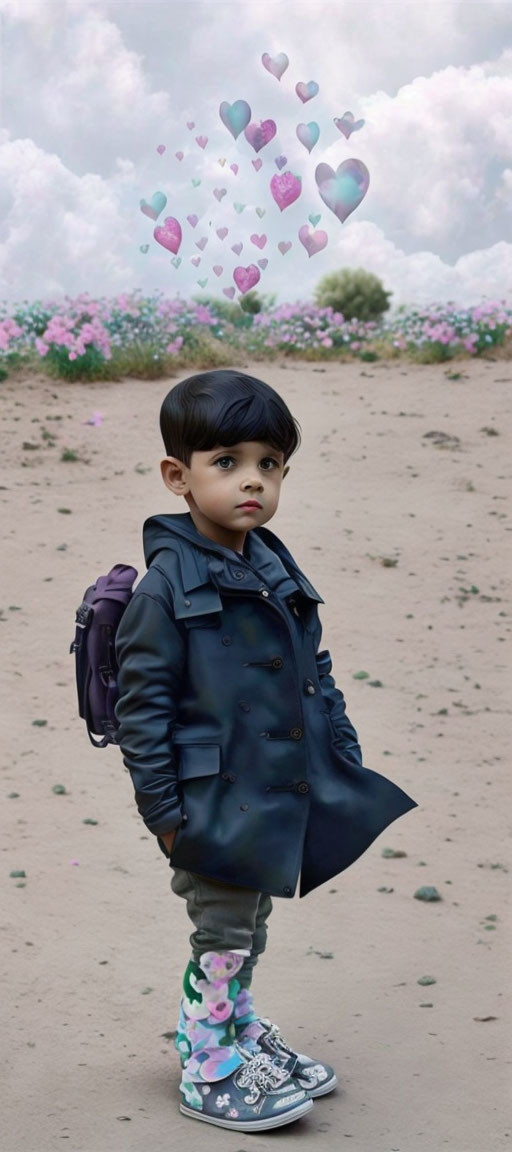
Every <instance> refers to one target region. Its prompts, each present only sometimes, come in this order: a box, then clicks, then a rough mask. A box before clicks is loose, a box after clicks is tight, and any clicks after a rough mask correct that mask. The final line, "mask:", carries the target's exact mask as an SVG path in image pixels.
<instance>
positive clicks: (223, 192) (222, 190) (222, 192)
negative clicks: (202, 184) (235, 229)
mask: <svg viewBox="0 0 512 1152" xmlns="http://www.w3.org/2000/svg"><path fill="white" fill-rule="evenodd" d="M226 191H227V189H226V188H214V189H213V195H214V196H215V199H216V200H218V201H219V204H220V201H221V200H222V197H223V196H225V195H226Z"/></svg>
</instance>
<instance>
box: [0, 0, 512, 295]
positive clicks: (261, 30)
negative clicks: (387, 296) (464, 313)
mask: <svg viewBox="0 0 512 1152" xmlns="http://www.w3.org/2000/svg"><path fill="white" fill-rule="evenodd" d="M0 19H1V24H2V63H3V66H4V72H5V79H4V108H5V109H6V110H7V115H5V113H4V122H5V124H6V129H5V130H4V132H3V133H2V134H0V210H1V220H2V223H1V231H0V240H1V242H2V244H1V248H0V277H1V279H0V295H3V296H4V297H9V298H10V299H20V298H25V297H30V296H35V295H44V294H58V293H59V292H68V293H74V292H75V291H76V292H78V291H90V292H91V293H94V294H97V295H108V294H111V293H114V292H117V291H120V290H125V289H130V288H135V287H139V286H140V287H141V288H143V289H144V290H146V291H152V290H153V289H154V288H156V287H159V288H163V289H164V290H165V291H169V292H170V293H173V292H175V291H176V290H178V289H179V291H180V292H181V294H182V295H183V296H187V295H190V294H192V293H195V292H197V291H199V287H198V284H197V281H198V279H200V278H202V276H208V277H209V279H208V285H207V289H206V290H207V291H217V292H219V291H220V289H221V287H222V286H223V285H224V284H226V283H232V279H231V276H232V270H233V267H234V266H235V265H236V264H237V263H238V262H240V263H242V264H247V263H249V262H254V261H255V260H257V259H258V258H259V257H261V256H263V255H264V256H266V257H268V259H269V266H268V269H267V270H266V272H264V273H263V274H262V277H261V281H260V285H259V288H260V290H261V291H264V292H265V291H275V292H277V294H278V297H279V299H281V300H285V299H296V298H298V297H301V298H306V297H307V296H308V295H310V294H311V292H312V289H313V287H314V285H315V283H316V282H317V281H318V279H319V278H320V276H321V275H323V274H324V273H325V272H326V271H330V270H331V269H332V268H333V267H339V266H347V265H348V266H353V267H365V268H367V269H369V270H370V271H373V272H375V273H376V274H377V275H380V276H381V277H382V279H383V281H384V284H385V287H386V288H387V289H389V290H392V291H393V292H394V296H393V303H394V304H398V303H401V302H406V301H407V300H414V301H415V302H417V303H419V302H422V301H423V302H427V301H432V300H435V299H440V300H448V299H456V300H460V301H461V303H462V302H465V303H471V302H473V301H474V300H475V299H476V300H478V299H479V298H480V296H481V295H487V296H488V297H497V298H499V299H501V298H502V297H503V296H504V295H505V296H508V297H509V298H512V245H511V244H510V243H507V241H508V240H509V238H510V236H511V233H510V216H511V211H512V208H511V205H512V196H511V185H512V165H511V145H510V141H511V139H512V49H510V48H508V47H504V46H505V45H506V43H507V31H508V30H510V29H511V27H512V10H511V8H510V6H509V5H503V4H500V3H482V4H480V3H476V4H463V5H461V4H457V3H452V2H451V0H446V2H445V3H443V4H442V5H440V4H439V3H426V4H421V5H419V4H412V5H407V4H404V3H397V4H395V3H386V4H385V5H382V4H381V3H380V0H370V2H369V3H366V4H364V5H354V4H349V3H345V2H344V0H340V2H339V3H338V2H337V3H323V2H317V3H315V4H314V5H305V4H302V3H297V4H296V3H294V4H293V7H292V6H291V5H290V4H289V3H284V4H282V3H273V2H270V3H269V2H268V0H266V2H265V3H263V2H262V3H259V4H258V3H254V2H252V0H250V2H246V3H243V2H240V0H237V3H236V4H235V3H232V2H229V3H225V2H224V0H219V2H218V3H217V2H213V0H209V2H208V3H205V2H204V0H187V3H174V2H171V3H167V4H162V3H160V2H158V3H155V0H145V2H144V3H143V2H142V0H140V2H139V0H131V2H130V3H125V2H124V0H123V3H118V2H113V0H110V2H109V0H105V2H103V3H102V2H101V0H51V3H50V2H48V0H0ZM263 51H269V52H270V53H271V54H272V53H275V52H278V51H286V52H287V54H288V56H289V57H290V67H289V69H288V72H287V73H285V75H284V76H283V78H282V80H281V82H280V83H278V82H277V81H276V80H275V79H274V78H273V77H271V76H270V75H269V74H268V73H267V72H266V71H265V69H263V67H262V65H261V54H262V52H263ZM27 77H30V82H29V83H28V82H27ZM298 79H302V80H310V79H316V80H317V81H318V83H319V84H320V94H319V96H318V97H316V98H315V99H314V100H312V101H310V102H308V103H307V104H306V105H303V104H301V103H300V101H299V100H298V99H297V96H296V94H295V91H294V88H295V83H296V82H297V80H298ZM240 98H244V99H247V100H248V101H249V103H250V104H251V107H252V109H253V119H260V118H267V117H269V116H271V117H273V118H274V119H275V120H276V123H277V125H278V133H277V136H276V137H275V139H274V141H273V142H272V145H268V146H267V148H266V149H265V150H264V151H262V153H261V154H260V155H261V158H262V159H264V162H265V163H264V168H263V169H262V171H261V173H259V174H256V173H255V172H254V169H253V166H252V164H251V160H252V159H254V158H255V155H256V154H255V153H254V152H252V150H251V149H250V148H249V146H248V145H247V143H246V141H245V140H244V138H243V136H242V137H239V139H238V140H237V142H236V143H235V142H234V141H233V140H232V138H231V136H230V135H229V134H228V133H227V132H226V130H225V128H224V127H223V126H222V124H221V122H220V119H219V116H218V107H219V103H220V101H221V100H222V99H226V100H228V101H229V102H233V101H234V100H235V99H240ZM347 108H350V109H351V110H352V111H353V112H354V114H355V115H356V116H362V117H363V118H364V119H365V121H366V123H365V127H364V128H363V130H362V131H361V132H358V133H354V134H353V135H352V137H351V139H350V141H345V140H344V138H343V137H342V136H341V135H340V134H339V133H338V132H337V130H336V129H335V128H334V125H333V117H334V116H337V115H341V114H342V113H343V112H344V111H346V110H347ZM188 119H190V120H194V121H195V123H196V128H195V129H194V130H193V132H189V131H188V130H187V129H186V127H185V122H186V121H187V120H188ZM314 119H316V120H317V121H318V123H319V125H320V128H321V137H320V141H319V143H318V144H317V145H316V147H315V148H314V149H313V152H312V153H311V156H310V157H308V155H307V153H306V151H305V150H304V148H303V147H302V145H300V144H299V142H298V141H297V138H296V135H295V127H296V125H297V123H298V122H299V121H304V122H308V121H309V120H314ZM198 132H204V133H205V134H206V135H208V137H209V144H208V147H207V149H206V150H205V151H204V152H202V151H201V150H200V149H199V148H198V146H197V144H196V143H195V140H194V137H195V136H196V135H197V133H198ZM160 142H162V143H165V144H166V152H165V155H164V157H161V156H158V155H157V153H156V145H157V143H160ZM180 147H182V148H183V150H184V152H185V159H184V161H183V162H182V163H181V164H179V163H178V162H177V161H176V159H175V156H174V153H175V151H176V150H177V149H178V148H180ZM280 151H285V154H286V155H287V156H288V165H287V166H288V168H291V169H292V170H293V171H297V172H298V171H300V172H301V174H302V176H303V193H302V196H301V198H300V200H299V201H297V202H296V204H295V205H293V206H292V207H291V208H289V209H286V210H285V212H284V213H279V211H278V210H277V208H276V206H275V204H274V202H273V200H272V198H271V196H270V193H269V192H268V182H269V179H270V176H271V175H272V174H273V173H274V172H276V171H277V170H276V168H275V166H274V163H273V161H274V156H275V155H277V154H278V153H279V152H280ZM223 155H224V156H226V157H227V158H228V164H227V165H226V166H225V168H224V169H222V168H221V167H220V166H219V164H218V159H219V157H221V156H223ZM350 156H353V157H356V158H359V159H361V160H362V161H363V162H364V163H365V164H366V166H367V167H368V169H369V171H370V187H369V190H368V193H367V196H366V198H365V199H364V200H363V202H362V203H361V204H360V205H359V207H358V208H357V209H356V210H355V212H354V213H353V214H352V215H351V216H350V217H349V218H348V220H347V221H346V222H345V223H344V224H343V225H340V223H339V221H338V220H337V219H336V218H335V216H334V215H333V214H332V213H331V212H330V211H329V209H327V207H326V206H325V205H324V204H323V203H322V201H321V200H320V197H319V194H318V190H317V188H316V185H315V182H314V170H315V167H316V165H317V164H318V163H319V162H320V161H326V162H328V163H330V164H331V165H333V166H334V167H336V166H337V164H339V163H340V161H341V160H343V159H346V158H348V157H350ZM235 160H236V162H237V163H239V165H240V172H239V175H238V177H236V178H235V177H234V176H233V174H232V173H230V172H229V163H231V162H233V161H235ZM192 177H196V178H200V179H201V185H200V186H199V187H198V188H195V189H194V188H192V184H191V178H192ZM214 187H226V188H227V189H228V195H227V196H226V197H225V199H224V201H223V202H222V203H221V204H220V205H219V204H217V202H216V201H215V199H214V198H213V188H214ZM157 189H161V190H162V191H164V192H165V193H166V195H167V199H168V203H167V207H166V209H165V211H164V212H163V213H162V217H161V218H160V220H159V223H162V221H163V219H164V217H165V216H166V215H169V214H171V215H174V216H176V217H177V218H179V219H180V221H181V223H182V227H183V237H184V238H183V244H182V249H180V255H181V256H182V265H181V267H180V269H179V271H178V270H176V269H174V268H172V267H171V265H170V256H171V254H170V253H168V252H165V251H164V250H163V249H162V248H161V247H159V246H158V245H157V244H156V243H155V242H154V241H153V239H152V232H153V227H154V224H153V223H152V222H151V221H150V220H149V219H148V218H147V217H144V216H143V215H142V214H141V212H140V210H139V200H140V199H141V198H142V197H145V198H146V199H149V198H150V197H151V195H152V193H153V192H154V191H156V190H157ZM236 199H238V200H241V201H242V202H244V203H246V204H247V208H246V209H245V212H244V213H243V214H241V215H239V216H238V215H237V214H236V213H235V212H234V209H233V200H236ZM257 205H260V206H262V207H263V206H264V207H265V208H266V212H265V216H264V217H263V219H262V220H259V219H258V217H257V216H256V215H255V208H256V206H257ZM192 211H197V214H198V215H199V216H200V223H199V225H198V227H197V231H195V232H194V233H192V231H191V229H190V227H189V225H188V224H187V223H186V219H185V218H186V216H187V214H188V213H190V212H192ZM309 212H317V213H320V214H321V222H320V224H319V225H318V227H320V228H325V229H326V230H327V231H328V233H329V245H328V247H327V249H325V251H324V252H322V253H320V254H318V255H317V256H314V257H312V258H311V259H308V257H307V254H306V253H305V251H304V250H303V248H302V247H301V245H300V244H299V242H298V239H297V231H298V228H299V226H300V225H301V224H302V223H304V221H305V220H306V219H307V215H308V213H309ZM210 220H211V221H212V223H211V226H210V223H209V221H210ZM221 222H222V223H225V224H226V225H228V224H229V226H230V240H229V242H228V241H226V243H225V244H224V245H222V244H221V242H220V241H218V239H217V237H216V235H215V228H216V227H217V226H219V224H220V223H221ZM253 231H254V232H256V233H258V234H260V233H261V232H263V231H265V232H266V234H267V235H268V245H267V248H266V249H265V251H264V252H263V253H261V252H259V251H258V250H257V249H256V248H255V247H254V245H252V244H251V243H250V240H249V235H250V234H251V233H252V232H253ZM199 235H207V236H208V247H207V249H206V250H205V252H204V253H203V255H202V258H201V267H200V269H198V270H195V269H194V268H193V267H192V266H191V264H190V259H191V256H192V255H193V254H196V255H197V254H198V250H197V248H196V247H195V242H196V241H197V239H198V238H199ZM238 235H240V236H241V237H242V236H243V238H244V249H243V253H242V255H241V257H240V260H238V258H236V259H235V257H234V256H233V254H232V253H231V252H230V247H229V245H230V243H231V242H232V240H233V239H234V238H235V236H236V237H237V238H238ZM279 239H293V245H294V246H293V249H292V250H291V251H290V252H289V253H288V254H287V255H286V256H285V257H282V256H281V254H280V253H279V252H278V251H277V249H276V245H277V241H278V240H279ZM144 243H149V244H150V250H149V252H148V253H147V254H146V255H143V254H142V253H141V252H140V245H142V244H144ZM215 260H218V261H219V262H220V261H222V263H223V266H224V267H225V275H224V276H223V277H222V278H221V279H220V281H217V278H216V277H215V276H214V275H213V274H212V271H211V265H212V264H213V263H214V262H215Z"/></svg>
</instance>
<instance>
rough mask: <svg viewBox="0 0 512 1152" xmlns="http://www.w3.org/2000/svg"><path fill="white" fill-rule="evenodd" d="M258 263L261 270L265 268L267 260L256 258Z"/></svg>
mask: <svg viewBox="0 0 512 1152" xmlns="http://www.w3.org/2000/svg"><path fill="white" fill-rule="evenodd" d="M258 264H259V266H260V268H262V269H263V271H265V268H266V267H267V264H268V260H258Z"/></svg>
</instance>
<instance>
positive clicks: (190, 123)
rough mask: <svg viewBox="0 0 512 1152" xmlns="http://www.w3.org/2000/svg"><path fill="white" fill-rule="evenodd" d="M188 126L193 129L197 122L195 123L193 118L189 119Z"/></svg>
mask: <svg viewBox="0 0 512 1152" xmlns="http://www.w3.org/2000/svg"><path fill="white" fill-rule="evenodd" d="M187 128H189V129H190V131H192V128H195V124H194V121H193V120H187Z"/></svg>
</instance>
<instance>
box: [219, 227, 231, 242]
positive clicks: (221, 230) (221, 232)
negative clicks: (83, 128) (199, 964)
mask: <svg viewBox="0 0 512 1152" xmlns="http://www.w3.org/2000/svg"><path fill="white" fill-rule="evenodd" d="M228 232H229V228H217V236H218V237H219V240H225V239H226V236H227V234H228Z"/></svg>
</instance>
